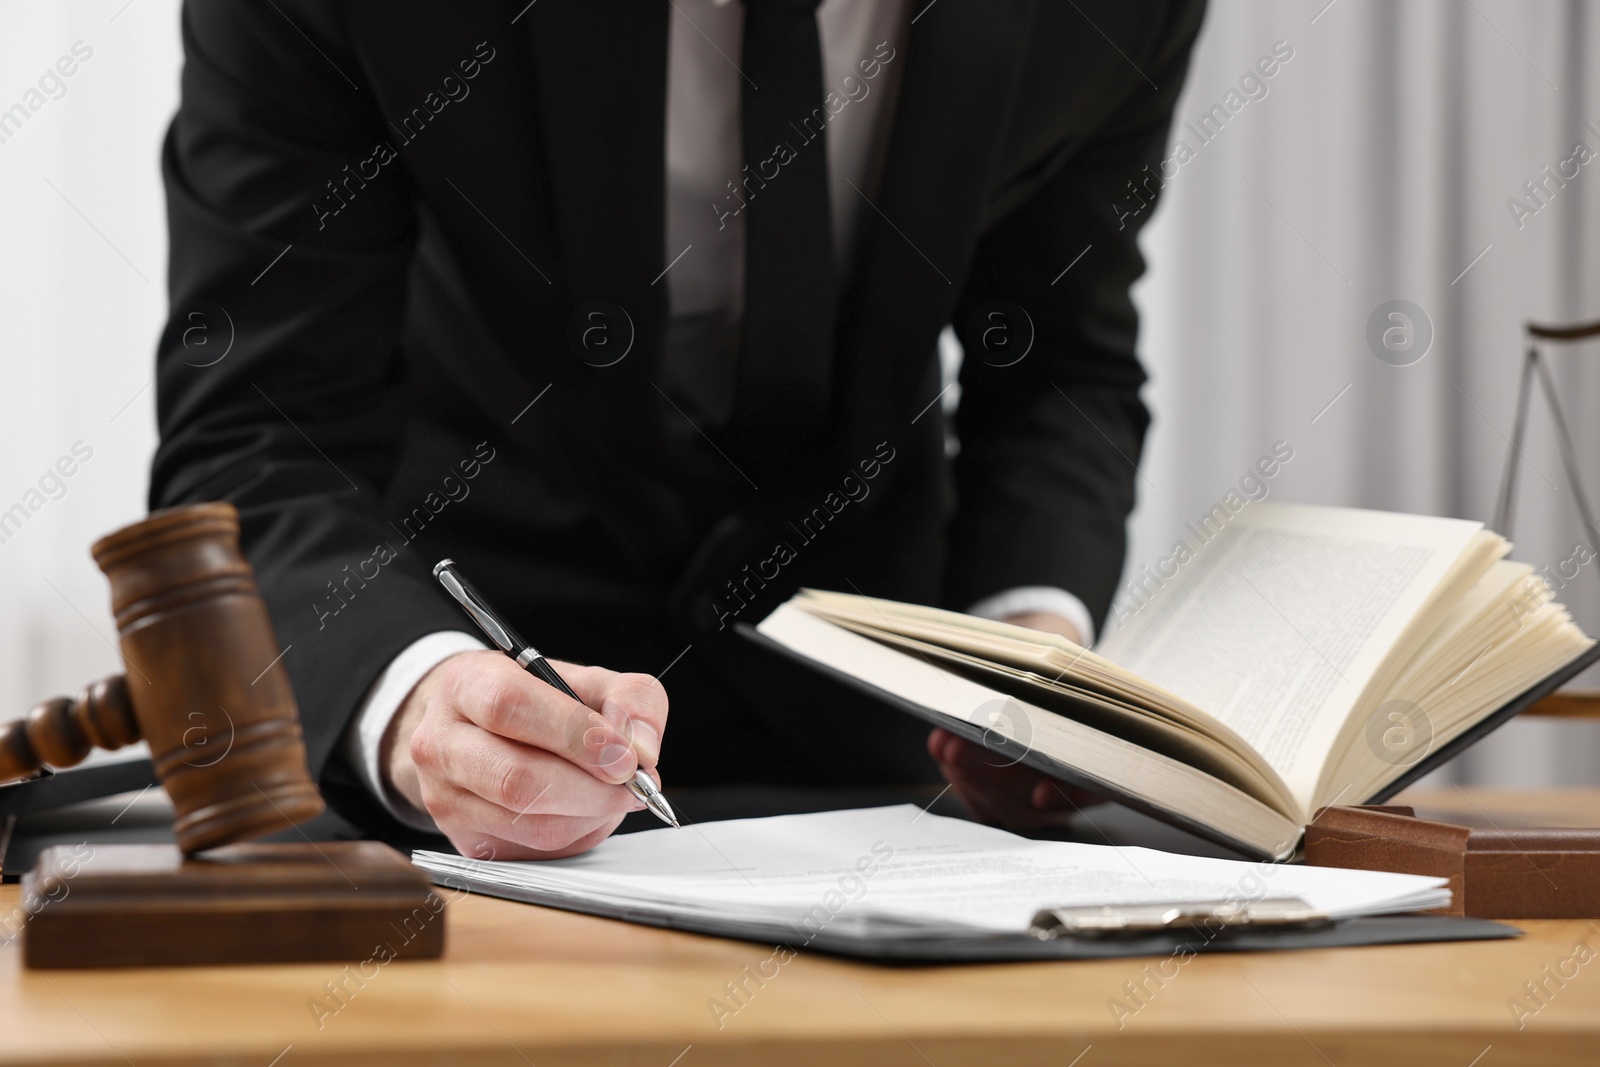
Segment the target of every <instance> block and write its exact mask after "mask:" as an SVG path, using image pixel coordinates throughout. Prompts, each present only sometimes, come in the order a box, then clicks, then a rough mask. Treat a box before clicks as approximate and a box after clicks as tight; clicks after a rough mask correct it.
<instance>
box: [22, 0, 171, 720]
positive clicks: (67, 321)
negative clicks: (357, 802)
mask: <svg viewBox="0 0 1600 1067" xmlns="http://www.w3.org/2000/svg"><path fill="white" fill-rule="evenodd" d="M177 10H178V6H177V3H176V0H134V2H133V3H132V4H128V3H127V0H95V2H78V3H72V4H33V3H24V2H21V0H0V74H3V77H0V138H3V139H0V442H3V447H0V513H4V512H6V511H8V510H9V509H11V508H12V507H13V505H21V506H22V507H23V508H24V510H25V511H26V519H25V520H23V521H22V522H21V527H20V528H17V527H16V526H15V525H14V524H15V523H16V522H17V521H18V520H17V517H16V516H15V515H13V518H12V519H11V521H10V522H8V523H7V522H4V516H3V514H0V523H3V525H0V536H3V537H4V538H5V539H4V541H3V542H0V607H3V610H0V716H3V717H5V718H10V717H11V716H14V715H18V714H21V713H22V712H23V711H24V710H26V708H27V707H28V705H29V704H31V703H33V702H34V701H36V700H39V699H42V698H44V697H47V696H53V695H56V694H58V693H72V692H76V691H77V689H78V688H79V687H80V686H81V685H83V684H84V683H85V682H88V681H90V680H92V679H94V678H96V677H99V676H101V675H104V674H109V673H111V672H113V671H117V670H119V669H120V660H119V658H118V656H117V654H116V650H115V648H114V647H113V643H114V642H115V639H116V628H115V626H114V624H113V623H112V620H111V617H110V610H109V604H108V600H107V595H106V584H105V580H104V578H102V577H101V576H100V573H99V571H98V570H97V569H96V568H95V566H94V563H93V562H92V561H91V560H90V558H89V550H88V546H89V543H90V542H91V541H93V540H94V539H95V538H96V537H98V536H100V535H101V534H103V533H106V532H108V531H110V530H112V529H114V528H116V527H117V526H120V525H122V524H124V523H127V522H130V521H132V520H134V519H135V518H138V517H139V516H141V515H143V514H144V510H145V489H146V486H147V485H148V471H147V468H148V466H149V462H150V455H151V452H152V450H153V449H154V447H155V417H154V403H153V399H152V397H151V389H150V388H149V383H150V380H151V375H152V372H153V369H154V352H155V343H156V338H157V336H158V335H159V333H160V330H161V325H162V322H163V319H164V316H165V313H166V307H165V303H166V284H165V277H166V244H167V242H166V225H165V218H164V209H163V205H162V196H161V184H160V174H159V170H158V159H159V152H160V146H161V137H162V134H163V133H164V132H165V129H166V125H167V123H168V121H170V119H171V117H172V112H173V109H174V108H175V107H176V106H177V99H178V69H179V63H180V59H179V44H178V22H177ZM75 46H76V47H75ZM64 71H70V72H71V73H70V74H64V73H63V72H64ZM13 105H20V106H21V107H22V108H23V109H24V112H25V113H26V114H25V117H22V116H18V115H16V114H15V112H14V111H13V112H12V115H11V119H10V121H9V122H7V121H5V114H6V112H7V111H8V110H9V109H12V107H13ZM80 442H81V443H80ZM75 444H77V445H78V454H77V456H74V455H73V446H74V445H75ZM86 452H87V453H91V454H90V455H89V458H88V459H87V461H81V460H80V457H82V456H83V455H84V454H85V453H86ZM63 458H65V459H66V460H67V462H66V463H64V464H63V465H62V466H61V467H60V468H57V466H56V465H57V464H58V463H61V461H62V460H63ZM62 470H70V471H71V472H72V473H71V474H70V476H62V474H61V471H62ZM49 471H54V472H55V476H56V478H59V479H60V485H59V486H58V485H57V482H56V480H55V478H51V477H50V476H49V475H48V474H47V472H49ZM41 481H43V485H42V486H41Z"/></svg>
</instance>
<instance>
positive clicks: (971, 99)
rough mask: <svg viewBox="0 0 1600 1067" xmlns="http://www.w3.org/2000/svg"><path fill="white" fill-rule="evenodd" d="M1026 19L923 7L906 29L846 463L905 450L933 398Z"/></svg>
mask: <svg viewBox="0 0 1600 1067" xmlns="http://www.w3.org/2000/svg"><path fill="white" fill-rule="evenodd" d="M1033 8H1034V0H937V3H933V4H929V3H926V2H925V0H922V2H921V7H920V10H921V14H920V15H918V16H916V17H915V21H914V22H913V24H912V26H911V33H910V40H909V41H908V43H907V45H906V48H905V55H904V56H903V57H901V58H902V61H903V62H904V63H905V65H906V66H905V71H904V73H903V75H902V81H901V84H900V95H899V100H898V103H897V105H896V108H895V115H894V125H893V131H892V133H891V135H890V140H889V151H888V155H887V157H886V159H885V162H884V170H883V176H882V180H881V181H880V183H879V187H878V190H877V195H876V196H874V197H873V199H872V204H871V207H869V208H867V209H866V210H864V211H863V212H862V215H861V219H862V232H861V235H860V240H859V244H858V252H857V256H856V261H855V264H854V269H853V272H852V277H853V283H852V284H851V286H850V287H849V289H848V290H847V293H846V297H845V303H844V306H843V308H842V309H841V319H840V333H839V348H838V357H837V358H838V360H839V363H838V366H837V368H836V372H837V381H838V389H837V392H836V402H837V403H838V405H839V408H838V422H839V430H840V433H839V435H838V439H839V442H840V445H841V447H842V448H843V449H844V450H845V451H844V453H843V454H842V455H841V456H840V458H841V459H843V460H844V461H845V462H854V460H855V459H859V458H860V457H862V456H867V455H870V454H871V449H872V446H873V445H875V444H876V443H877V442H878V441H882V440H885V439H889V440H895V439H900V440H904V439H906V437H907V430H906V427H907V425H908V424H909V423H910V422H911V420H912V418H913V417H914V416H916V415H917V413H918V412H919V411H920V410H921V409H922V408H923V407H924V405H926V404H927V403H928V402H929V400H930V399H931V398H932V395H933V394H932V392H930V391H929V390H928V384H929V378H930V367H931V365H932V359H931V357H932V353H933V352H934V349H935V344H936V341H937V338H938V334H939V330H940V329H941V328H942V327H943V326H944V324H945V323H947V322H949V320H950V316H951V314H952V313H953V312H954V310H955V306H956V301H957V299H958V297H959V296H960V292H961V288H962V286H963V284H964V282H965V275H966V270H967V267H968V265H969V263H970V262H971V259H972V255H973V251H974V249H975V247H976V245H977V241H978V238H979V237H980V233H979V230H980V226H981V224H982V214H983V201H984V194H985V192H986V191H987V190H988V189H989V188H990V186H991V184H992V182H993V179H994V165H995V162H996V159H997V157H998V155H999V152H1000V149H1001V146H1002V143H1001V138H1002V135H1003V134H1004V132H1005V128H1006V121H1005V120H1006V117H1007V116H1008V115H1009V114H1010V112H1011V107H1012V99H1013V96H1014V94H1015V92H1016V87H1017V83H1018V80H1019V74H1020V71H1021V66H1022V54H1023V50H1024V48H1025V46H1026V44H1027V39H1028V32H1029V26H1030V23H1031V22H1032V18H1033ZM935 388H936V387H935Z"/></svg>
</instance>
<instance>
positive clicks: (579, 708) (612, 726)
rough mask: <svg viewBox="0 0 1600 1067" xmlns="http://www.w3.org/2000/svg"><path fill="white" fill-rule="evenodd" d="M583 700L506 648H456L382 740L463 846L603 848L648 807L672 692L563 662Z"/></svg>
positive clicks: (554, 851) (531, 851)
mask: <svg viewBox="0 0 1600 1067" xmlns="http://www.w3.org/2000/svg"><path fill="white" fill-rule="evenodd" d="M552 665H553V666H554V667H555V668H556V670H557V671H558V672H559V673H560V675H561V677H562V678H564V679H566V682H567V684H568V685H570V686H571V687H572V688H573V691H574V692H576V693H577V694H578V695H579V696H580V697H582V698H583V703H582V704H579V703H578V702H577V701H575V700H573V699H572V698H571V697H568V696H567V695H566V694H564V693H561V692H559V691H558V690H556V689H554V688H552V687H551V686H548V685H546V684H545V683H544V682H542V681H540V680H539V679H537V678H535V677H534V676H533V675H531V674H529V673H527V672H526V671H524V670H522V668H520V667H518V666H517V665H516V664H515V663H514V662H512V661H511V660H510V659H508V658H506V657H505V656H504V655H502V654H501V653H499V652H487V651H486V652H463V653H459V654H457V655H454V656H451V657H450V658H449V659H447V660H445V661H444V662H443V663H440V664H439V665H438V666H437V667H435V668H433V670H431V671H429V672H428V673H427V674H426V675H425V676H424V677H423V679H422V681H420V682H418V683H417V687H416V688H415V689H413V690H412V691H411V694H410V696H408V697H407V698H406V702H405V704H404V705H402V707H401V709H400V712H399V713H398V714H397V715H396V716H395V717H394V721H393V722H391V723H390V724H389V729H388V732H387V733H386V734H385V735H384V739H383V745H382V748H381V749H380V753H381V755H380V759H381V765H382V767H383V770H384V776H385V779H386V780H387V784H388V785H389V786H390V787H391V788H393V789H394V790H395V791H396V792H398V793H399V794H400V795H401V796H403V797H405V798H406V799H407V800H408V801H410V802H411V803H412V804H414V805H415V806H416V807H417V808H419V809H421V810H423V811H426V812H427V813H428V814H429V815H430V816H432V817H433V821H434V822H435V823H437V824H438V826H439V829H440V830H441V831H443V833H444V834H445V835H446V836H447V837H449V838H450V841H451V843H452V844H454V845H455V846H456V848H458V849H459V850H460V851H461V853H462V855H465V856H477V857H480V858H489V857H495V858H498V859H555V858H558V857H561V856H571V855H575V854H576V853H579V852H583V851H585V850H586V849H589V848H593V847H594V846H595V845H596V844H598V843H600V842H601V841H603V840H605V838H606V837H607V836H608V835H609V834H610V833H611V831H612V830H614V829H616V827H617V823H619V822H621V821H622V817H623V816H624V815H626V814H627V813H628V812H630V811H637V810H639V809H640V808H642V807H643V806H644V805H643V804H641V803H639V802H638V801H637V800H635V799H634V797H633V794H632V793H630V792H629V791H628V790H627V789H626V788H625V786H624V784H623V783H626V782H627V781H628V780H629V779H631V778H632V777H633V773H634V771H635V770H636V769H637V768H639V767H643V768H644V769H645V770H646V771H650V772H651V775H652V777H656V778H657V781H658V784H659V776H657V775H655V773H654V767H655V765H656V761H657V760H658V759H659V758H660V754H661V736H662V733H663V732H664V731H665V729H666V724H667V694H666V691H665V690H664V689H662V688H661V683H660V682H658V681H656V680H655V679H654V678H652V677H650V676H649V675H646V674H617V673H615V672H614V671H608V670H605V669H603V668H600V667H578V666H574V665H572V664H569V663H554V662H553V663H552Z"/></svg>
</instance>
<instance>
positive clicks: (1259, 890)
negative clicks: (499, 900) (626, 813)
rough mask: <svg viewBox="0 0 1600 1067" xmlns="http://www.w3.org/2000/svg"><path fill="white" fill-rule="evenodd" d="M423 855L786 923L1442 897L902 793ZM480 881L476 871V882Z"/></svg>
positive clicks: (565, 885)
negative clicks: (877, 801) (1061, 832)
mask: <svg viewBox="0 0 1600 1067" xmlns="http://www.w3.org/2000/svg"><path fill="white" fill-rule="evenodd" d="M413 860H414V862H416V863H417V864H418V865H419V866H422V867H424V868H426V869H427V870H429V871H432V872H435V874H436V876H437V877H436V879H435V880H436V881H440V882H442V883H443V884H445V885H449V884H451V883H450V881H449V878H450V876H451V875H452V874H459V875H464V876H467V877H469V878H470V879H471V880H472V881H474V882H478V883H482V884H495V883H498V884H501V885H508V886H515V887H518V888H522V889H532V890H537V891H539V894H540V902H541V903H550V904H554V905H555V906H557V907H569V908H574V909H575V910H580V911H581V910H584V906H585V905H586V904H587V905H591V906H602V907H605V908H608V909H612V910H617V909H625V910H627V911H628V912H630V913H631V914H632V915H633V916H636V917H644V916H646V915H650V914H656V915H664V916H670V917H671V918H672V919H674V920H675V924H679V925H686V926H689V927H691V928H693V929H703V930H708V931H710V932H717V931H718V930H719V929H723V930H729V929H735V930H739V931H741V932H742V933H748V932H749V930H750V927H751V926H752V925H764V926H765V927H767V928H768V929H769V930H770V931H771V935H772V936H774V937H784V938H788V939H790V940H791V943H795V942H794V941H793V938H794V937H795V936H796V935H799V936H801V937H802V938H804V937H805V935H806V934H808V933H811V934H815V933H819V932H822V931H824V930H826V932H828V933H830V934H834V935H838V934H848V933H855V934H857V935H859V936H873V937H893V936H904V937H918V936H923V937H925V936H929V935H932V934H946V933H956V934H960V933H973V934H979V933H1011V934H1018V933H1022V932H1024V931H1026V930H1027V928H1028V924H1029V921H1030V920H1031V918H1032V917H1033V915H1034V913H1035V912H1037V911H1038V910H1039V909H1041V908H1045V907H1060V906H1073V905H1116V904H1135V903H1171V902H1180V901H1182V902H1200V901H1219V900H1226V899H1233V900H1235V901H1237V900H1241V899H1250V900H1260V899H1267V898H1284V897H1293V896H1298V897H1300V898H1302V899H1304V900H1306V901H1307V902H1308V903H1310V904H1311V905H1312V906H1313V907H1316V908H1319V909H1321V910H1324V911H1326V912H1328V913H1329V914H1333V915H1356V914H1376V913H1379V912H1384V911H1398V910H1409V909H1412V908H1422V907H1432V906H1435V905H1436V904H1437V903H1440V902H1446V901H1448V899H1449V890H1448V889H1443V888H1441V887H1442V886H1444V884H1445V880H1444V879H1442V878H1425V877H1422V876H1418V875H1408V874H1391V873H1386V872H1375V871H1354V870H1342V869H1332V868H1320V867H1298V866H1277V865H1273V864H1268V863H1247V862H1244V861H1238V860H1220V859H1205V858H1199V857H1193V856H1179V855H1172V854H1169V853H1165V852H1156V851H1153V850H1150V849H1144V848H1118V847H1113V846H1110V845H1088V844H1077V843H1067V842H1060V841H1033V840H1029V839H1027V838H1022V837H1018V836H1016V835H1014V834H1010V833H1007V832H1005V831H1004V830H997V829H994V828H993V827H988V826H981V825H979V824H977V823H972V822H967V821H965V820H962V819H950V818H945V817H943V816H939V815H933V814H929V813H926V812H923V811H921V810H919V809H918V808H917V807H915V806H914V805H910V804H904V805H897V806H892V807H883V808H863V809H857V810H849V811H829V812H818V813H815V814H807V815H780V816H775V817H771V818H763V819H737V820H729V821H725V822H712V823H705V824H701V825H693V824H691V825H688V826H686V827H685V828H684V829H682V830H670V829H662V830H646V831H642V832H639V833H633V834H623V835H619V836H616V837H612V838H610V839H609V840H607V841H604V842H602V843H600V844H599V845H597V846H596V847H595V848H594V849H593V850H592V851H590V852H587V853H584V854H583V855H581V856H574V857H572V858H570V859H561V860H548V861H528V862H514V863H494V862H487V863H486V862H483V861H480V860H473V859H466V858H463V857H460V856H451V855H448V854H445V853H437V852H418V853H415V854H414V855H413ZM469 884H470V883H469Z"/></svg>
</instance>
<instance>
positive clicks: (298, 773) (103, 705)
mask: <svg viewBox="0 0 1600 1067" xmlns="http://www.w3.org/2000/svg"><path fill="white" fill-rule="evenodd" d="M92 551H93V553H94V559H95V562H96V563H97V564H99V566H100V569H101V571H103V572H104V573H105V576H106V577H107V578H108V579H109V580H110V582H111V608H112V611H113V612H114V613H115V614H116V620H117V632H118V633H119V634H120V636H121V645H122V659H123V663H124V665H125V666H126V667H127V673H126V674H125V675H124V676H123V677H120V678H109V679H106V680H104V681H101V682H97V683H95V684H94V685H92V686H90V687H89V688H88V689H86V690H84V693H83V694H82V695H81V696H80V697H79V698H78V700H76V701H71V700H65V699H58V700H51V701H46V702H44V703H43V704H40V705H38V706H36V707H35V708H34V709H33V710H32V711H31V712H30V713H29V715H28V718H27V720H25V722H21V723H16V724H13V725H12V726H11V727H9V728H7V729H5V730H4V731H3V732H0V770H5V771H9V772H11V773H12V774H16V773H25V772H26V771H27V770H31V769H34V768H37V767H38V765H39V764H40V763H41V762H43V763H50V764H54V765H56V766H66V765H70V764H72V763H76V762H77V761H78V760H80V759H82V758H83V757H84V756H85V755H87V754H88V751H89V748H90V747H91V746H99V747H103V748H117V747H119V746H121V745H124V744H128V743H129V742H131V741H135V740H138V739H139V738H140V737H143V738H144V739H145V740H146V741H148V742H149V744H150V756H151V759H152V761H153V762H154V764H155V770H156V776H157V777H158V778H159V779H160V781H161V784H162V786H163V787H164V788H165V789H166V791H167V794H168V796H170V797H171V798H172V804H173V807H174V809H175V810H176V815H177V817H176V821H175V823H174V827H173V830H174V834H175V836H176V837H177V841H178V846H179V847H180V848H181V849H182V850H183V851H184V852H187V853H193V852H199V851H201V850H203V849H207V848H212V847H214V846H217V845H224V844H229V843H231V842H234V841H240V840H244V839H246V838H250V837H258V836H260V835H262V834H266V833H271V832H273V831H275V830H282V829H286V828H288V827H289V826H292V825H295V824H297V823H301V822H304V821H305V820H306V819H309V818H311V817H313V816H315V815H317V814H318V813H319V812H321V811H322V807H323V805H322V798H321V796H320V795H319V794H318V793H317V788H316V785H315V784H314V783H313V782H312V780H311V775H310V773H309V772H308V770H307V768H306V749H305V743H304V742H303V741H302V740H301V736H300V720H299V716H298V714H297V712H296V709H295V703H294V694H293V692H292V691H291V690H290V688H289V678H288V675H287V674H286V673H285V671H284V668H283V663H282V655H283V651H284V650H282V649H280V648H279V647H278V642H277V638H276V637H275V636H274V635H273V632H272V620H271V619H270V618H269V617H268V615H267V606H266V604H265V602H263V601H262V599H261V594H260V592H259V591H258V590H257V588H256V584H255V577H254V575H253V574H252V573H251V570H250V564H249V563H248V562H246V561H245V558H244V556H243V554H242V553H241V552H240V550H239V514H238V512H237V511H235V510H234V508H233V505H231V504H193V505H187V506H184V507H177V508H169V509H166V510H164V511H157V512H155V513H154V514H152V515H151V516H150V517H149V518H147V519H145V520H144V521H143V522H138V523H135V524H134V525H132V526H129V527H126V528H124V529H122V530H118V531H117V532H116V533H113V534H110V535H109V536H107V537H103V538H101V539H100V540H99V541H97V542H96V543H95V545H94V547H93V549H92ZM30 764H31V766H30Z"/></svg>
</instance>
